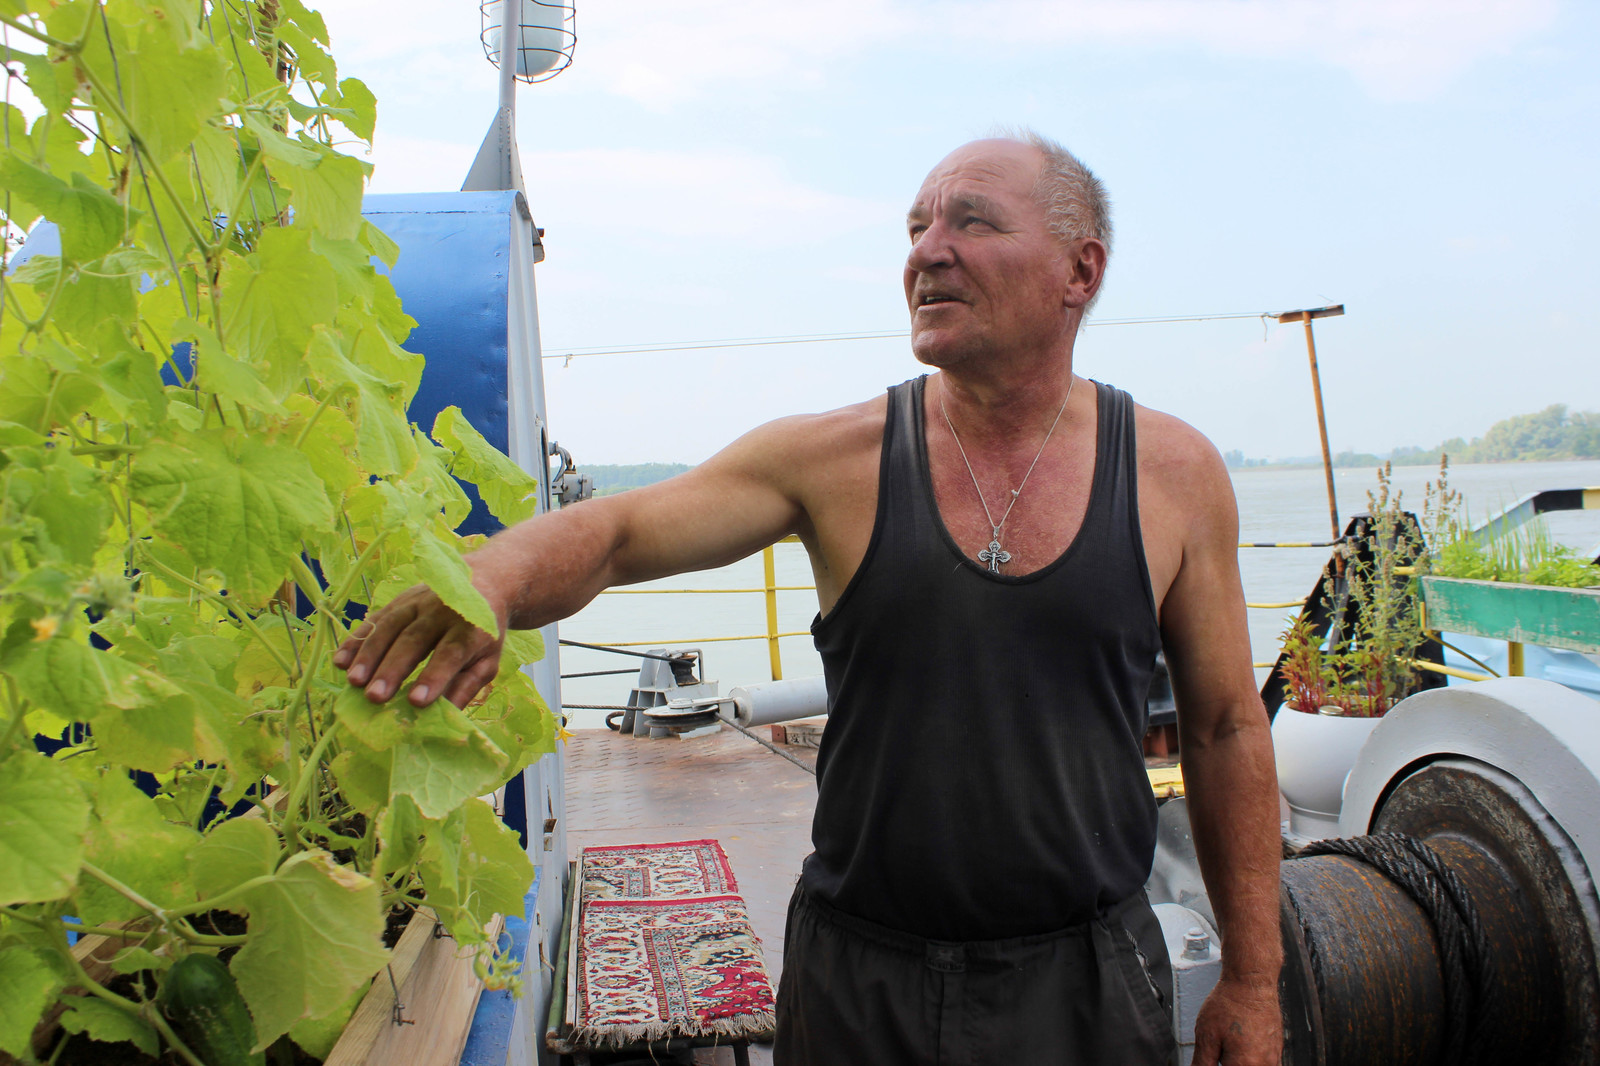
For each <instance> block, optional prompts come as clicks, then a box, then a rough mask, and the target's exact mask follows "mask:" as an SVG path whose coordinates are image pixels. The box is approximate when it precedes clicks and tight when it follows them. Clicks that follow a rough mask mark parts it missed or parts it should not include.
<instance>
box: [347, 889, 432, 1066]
mask: <svg viewBox="0 0 1600 1066" xmlns="http://www.w3.org/2000/svg"><path fill="white" fill-rule="evenodd" d="M433 922H434V919H433V912H432V911H430V910H428V909H426V908H423V909H420V910H418V911H417V913H416V914H414V915H412V916H411V922H410V923H409V924H408V925H407V926H406V931H405V932H403V933H401V934H400V942H399V943H398V944H396V945H395V946H394V957H393V958H392V959H390V960H389V969H390V970H391V971H392V972H393V973H394V983H395V985H398V986H400V989H401V992H400V1002H402V1003H404V1004H405V1005H406V1010H405V1013H404V1017H406V1018H411V1019H415V1018H416V1017H417V1012H416V1010H415V1009H413V1007H414V1005H413V1004H412V1002H411V1001H410V1000H409V999H407V998H406V993H405V984H406V979H407V978H409V977H410V976H411V971H412V970H413V969H414V968H415V967H416V965H417V960H418V959H419V958H421V956H422V953H423V952H424V951H425V950H431V949H432V948H433V947H434V944H435V942H434V939H433ZM447 943H449V944H450V945H451V946H452V947H453V946H454V943H455V942H454V941H447ZM394 1027H395V1026H394V986H392V985H390V984H389V974H387V973H385V972H384V971H382V970H379V971H378V976H377V977H375V978H373V981H372V987H371V988H369V989H368V990H367V994H366V995H365V996H363V997H362V999H361V1003H360V1005H359V1006H357V1007H356V1010H355V1013H354V1014H352V1015H351V1016H350V1022H349V1024H348V1025H346V1026H345V1028H344V1034H343V1035H342V1036H340V1037H339V1042H338V1043H337V1044H335V1045H334V1046H333V1050H332V1051H331V1052H329V1054H328V1058H327V1061H326V1062H324V1063H323V1066H361V1064H362V1063H364V1062H366V1061H367V1057H368V1053H369V1052H371V1050H372V1046H373V1044H375V1043H377V1040H378V1037H379V1036H380V1035H382V1033H383V1031H384V1030H385V1029H390V1028H394ZM404 1028H407V1029H409V1028H412V1026H404Z"/></svg>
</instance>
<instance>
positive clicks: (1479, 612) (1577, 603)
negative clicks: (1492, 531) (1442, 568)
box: [1421, 576, 1600, 654]
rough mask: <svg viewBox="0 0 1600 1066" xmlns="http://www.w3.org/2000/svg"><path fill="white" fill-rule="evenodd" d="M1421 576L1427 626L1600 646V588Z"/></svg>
mask: <svg viewBox="0 0 1600 1066" xmlns="http://www.w3.org/2000/svg"><path fill="white" fill-rule="evenodd" d="M1421 580H1422V599H1423V602H1424V603H1425V604H1427V608H1428V628H1429V629H1436V630H1439V631H1441V632H1445V633H1466V634H1469V635H1471V636H1475V637H1488V638H1489V639H1491V640H1508V641H1516V642H1518V643H1522V644H1542V645H1544V646H1545V647H1547V648H1565V649H1567V650H1569V651H1581V652H1588V653H1590V654H1593V653H1596V652H1600V591H1594V590H1591V589H1562V588H1549V587H1547V586H1543V585H1518V584H1514V583H1512V582H1509V581H1468V580H1465V579H1463V578H1453V577H1432V576H1427V577H1423V578H1422V579H1421Z"/></svg>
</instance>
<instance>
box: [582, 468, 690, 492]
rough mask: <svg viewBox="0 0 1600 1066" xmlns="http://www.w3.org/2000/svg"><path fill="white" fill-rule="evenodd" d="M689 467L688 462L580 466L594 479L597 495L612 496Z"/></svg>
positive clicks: (651, 482) (672, 475)
mask: <svg viewBox="0 0 1600 1066" xmlns="http://www.w3.org/2000/svg"><path fill="white" fill-rule="evenodd" d="M688 469H689V465H688V464H687V463H631V464H623V465H607V466H590V465H588V464H585V465H584V466H583V467H581V468H580V470H581V472H582V473H585V474H588V475H589V477H590V478H592V479H593V480H594V494H595V495H596V496H610V495H611V494H613V493H617V492H627V491H628V490H629V489H637V488H640V487H642V486H645V485H654V484H655V483H656V482H658V481H665V480H667V478H669V477H676V476H677V475H679V474H681V473H683V472H684V471H685V470H688Z"/></svg>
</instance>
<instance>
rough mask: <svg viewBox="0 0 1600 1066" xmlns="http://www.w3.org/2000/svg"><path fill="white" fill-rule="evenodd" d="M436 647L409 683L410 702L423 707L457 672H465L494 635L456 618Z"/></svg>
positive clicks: (438, 694) (451, 681) (447, 687)
mask: <svg viewBox="0 0 1600 1066" xmlns="http://www.w3.org/2000/svg"><path fill="white" fill-rule="evenodd" d="M436 642H437V646H436V647H435V648H434V650H433V656H432V657H431V658H430V659H429V660H428V665H427V666H426V667H425V668H424V669H423V671H422V673H421V674H419V675H417V680H416V681H415V682H414V683H413V684H412V686H411V692H410V699H411V702H412V703H413V704H414V705H415V706H418V707H426V706H427V705H428V704H430V703H432V702H433V701H434V700H436V699H438V698H439V696H440V694H441V693H446V692H448V691H449V689H450V687H451V685H452V683H453V682H454V681H455V679H456V677H457V675H458V674H462V673H465V672H466V671H467V670H468V668H469V667H471V666H472V665H473V664H475V663H476V662H477V661H478V659H480V658H481V657H482V655H483V653H484V652H485V651H486V650H487V649H488V648H489V647H491V646H492V645H493V644H494V638H493V637H491V636H489V635H488V634H487V633H485V632H484V631H483V630H481V629H479V628H477V627H476V626H474V625H472V624H470V623H468V622H463V621H459V620H458V621H457V622H456V623H455V624H454V625H452V626H451V627H450V628H449V630H447V631H446V632H445V633H444V634H443V635H442V636H440V637H438V638H436Z"/></svg>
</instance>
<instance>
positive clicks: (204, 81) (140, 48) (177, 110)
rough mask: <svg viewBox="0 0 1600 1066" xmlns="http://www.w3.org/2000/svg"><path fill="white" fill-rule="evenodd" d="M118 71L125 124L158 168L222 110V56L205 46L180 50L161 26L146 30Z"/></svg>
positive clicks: (224, 74)
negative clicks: (204, 123)
mask: <svg viewBox="0 0 1600 1066" xmlns="http://www.w3.org/2000/svg"><path fill="white" fill-rule="evenodd" d="M117 70H118V75H119V87H120V90H121V92H122V93H123V97H124V104H125V107H126V109H127V112H128V118H129V121H130V122H132V123H133V128H134V129H135V130H137V131H138V134H139V142H140V144H142V145H143V146H144V147H145V149H146V150H147V151H148V152H149V153H150V155H151V157H153V159H154V161H155V163H156V165H160V164H161V163H163V162H165V161H166V160H167V159H168V158H170V157H171V156H173V155H174V154H176V153H177V152H179V151H181V150H183V149H186V148H188V147H189V144H190V142H191V141H193V140H194V139H195V135H196V134H198V133H199V132H200V126H201V124H202V123H203V122H206V121H208V120H210V119H211V118H212V117H214V116H216V115H217V114H218V113H219V112H220V111H221V109H222V107H221V100H222V94H223V92H224V88H225V86H226V85H227V81H228V64H227V63H226V61H225V60H224V59H223V57H222V55H220V54H219V53H218V51H217V49H216V48H214V47H206V46H204V45H202V46H201V47H196V48H184V47H181V46H180V44H179V42H178V41H176V40H175V39H174V35H173V34H172V32H171V31H170V30H169V29H168V28H167V26H165V25H163V23H162V22H160V21H152V22H147V23H145V24H144V26H143V27H142V32H141V33H140V34H139V35H138V37H137V43H136V48H135V53H134V54H133V55H131V56H127V57H125V58H124V59H123V61H122V62H121V63H119V64H118V68H117ZM146 165H147V166H148V165H149V164H146Z"/></svg>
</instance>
